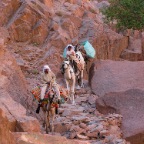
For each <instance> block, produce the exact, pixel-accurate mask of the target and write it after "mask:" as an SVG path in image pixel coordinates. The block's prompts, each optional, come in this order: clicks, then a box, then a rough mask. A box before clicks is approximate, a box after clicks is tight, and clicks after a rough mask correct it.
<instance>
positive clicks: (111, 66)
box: [89, 60, 144, 96]
mask: <svg viewBox="0 0 144 144" xmlns="http://www.w3.org/2000/svg"><path fill="white" fill-rule="evenodd" d="M143 71H144V62H142V61H141V62H130V61H111V60H99V61H96V62H95V63H94V64H93V65H92V67H91V69H90V74H89V81H90V85H91V88H92V91H93V93H95V94H96V95H98V96H103V95H105V94H106V93H109V92H121V91H126V90H129V89H133V88H135V89H142V90H144V81H143Z"/></svg>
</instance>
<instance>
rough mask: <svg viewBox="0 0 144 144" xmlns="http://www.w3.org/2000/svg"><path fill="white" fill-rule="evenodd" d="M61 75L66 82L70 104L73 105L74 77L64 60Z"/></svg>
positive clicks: (69, 65) (69, 66) (70, 67)
mask: <svg viewBox="0 0 144 144" xmlns="http://www.w3.org/2000/svg"><path fill="white" fill-rule="evenodd" d="M62 69H63V74H64V78H65V82H66V88H67V90H68V92H69V97H70V99H71V101H72V104H73V105H74V104H75V100H74V94H75V82H76V76H75V73H74V69H73V68H72V66H71V64H70V61H69V60H64V62H63V64H62Z"/></svg>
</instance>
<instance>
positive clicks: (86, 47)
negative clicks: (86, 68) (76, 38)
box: [82, 41, 96, 58]
mask: <svg viewBox="0 0 144 144" xmlns="http://www.w3.org/2000/svg"><path fill="white" fill-rule="evenodd" d="M82 45H83V46H84V50H85V51H86V55H87V56H88V57H89V58H95V54H96V51H95V49H94V48H93V46H92V45H91V44H90V43H89V41H84V42H82Z"/></svg>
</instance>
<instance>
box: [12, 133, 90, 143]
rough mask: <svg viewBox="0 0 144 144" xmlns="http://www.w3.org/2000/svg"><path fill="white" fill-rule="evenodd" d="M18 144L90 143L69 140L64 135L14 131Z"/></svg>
mask: <svg viewBox="0 0 144 144" xmlns="http://www.w3.org/2000/svg"><path fill="white" fill-rule="evenodd" d="M14 136H15V138H16V144H22V143H23V144H46V143H47V144H90V143H89V142H86V141H85V142H84V141H79V140H68V139H66V138H65V137H62V136H53V135H49V134H45V135H43V134H39V133H14Z"/></svg>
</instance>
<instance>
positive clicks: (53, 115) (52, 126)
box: [51, 108, 55, 133]
mask: <svg viewBox="0 0 144 144" xmlns="http://www.w3.org/2000/svg"><path fill="white" fill-rule="evenodd" d="M51 117H52V121H51V132H52V133H54V119H55V108H52V109H51Z"/></svg>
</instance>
